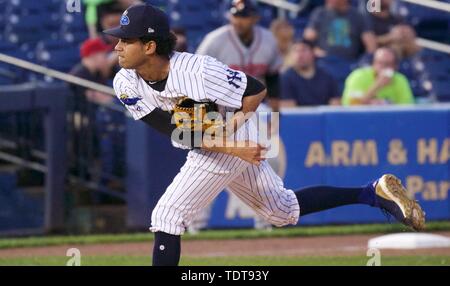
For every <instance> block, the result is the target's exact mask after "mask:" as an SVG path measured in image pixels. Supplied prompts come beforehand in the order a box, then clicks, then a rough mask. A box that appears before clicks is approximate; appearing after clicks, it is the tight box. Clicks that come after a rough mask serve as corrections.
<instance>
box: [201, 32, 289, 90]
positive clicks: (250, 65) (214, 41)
mask: <svg viewBox="0 0 450 286" xmlns="http://www.w3.org/2000/svg"><path fill="white" fill-rule="evenodd" d="M197 54H200V55H208V56H211V57H214V58H216V59H218V60H219V61H221V62H223V63H224V64H226V65H228V66H230V67H231V68H233V69H236V70H240V71H243V72H245V73H247V74H249V75H251V76H254V77H256V78H258V79H259V80H262V81H264V76H265V75H266V74H270V73H275V72H277V71H278V70H279V69H280V67H281V65H282V63H283V59H282V57H281V55H280V53H279V51H278V46H277V43H276V40H275V38H274V37H273V35H272V33H271V32H270V31H269V30H267V29H265V28H263V27H259V26H255V27H254V39H253V42H252V44H251V45H250V46H249V47H246V46H244V44H242V42H241V40H240V39H239V37H238V35H237V34H236V32H235V31H234V29H233V27H232V26H231V25H226V26H223V27H220V28H218V29H216V30H214V31H212V32H210V33H209V34H207V35H206V36H205V38H204V39H203V42H202V43H201V44H200V46H199V47H198V49H197Z"/></svg>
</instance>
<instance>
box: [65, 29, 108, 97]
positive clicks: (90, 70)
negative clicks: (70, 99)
mask: <svg viewBox="0 0 450 286" xmlns="http://www.w3.org/2000/svg"><path fill="white" fill-rule="evenodd" d="M110 50H111V48H110V46H108V45H107V44H105V43H104V42H103V41H102V40H101V39H99V38H96V39H88V40H86V41H84V42H83V43H82V44H81V48H80V56H81V62H80V63H79V64H77V65H76V66H74V67H73V68H72V70H71V71H70V74H72V75H74V76H78V77H81V78H84V79H87V80H90V81H93V82H96V83H101V84H106V80H107V75H108V73H109V72H108V71H107V70H106V68H107V67H108V52H109V51H110ZM74 91H75V94H77V95H85V96H86V97H87V98H88V99H89V100H91V101H94V102H99V103H101V102H109V101H111V100H112V97H111V96H110V95H106V94H103V93H100V92H97V91H94V90H86V88H84V87H81V86H76V87H74Z"/></svg>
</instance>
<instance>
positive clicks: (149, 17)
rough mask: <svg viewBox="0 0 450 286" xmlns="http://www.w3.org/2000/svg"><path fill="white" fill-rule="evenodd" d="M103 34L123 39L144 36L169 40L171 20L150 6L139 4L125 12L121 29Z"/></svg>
mask: <svg viewBox="0 0 450 286" xmlns="http://www.w3.org/2000/svg"><path fill="white" fill-rule="evenodd" d="M103 33H105V34H107V35H111V36H113V37H117V38H121V39H132V38H141V37H144V36H154V37H161V38H167V37H168V36H169V34H170V25H169V18H168V17H167V15H166V14H165V13H164V12H163V11H161V10H160V9H158V8H156V7H153V6H152V5H150V4H137V5H133V6H130V7H128V9H127V10H125V12H123V14H122V17H120V26H119V27H115V28H112V29H108V30H104V31H103Z"/></svg>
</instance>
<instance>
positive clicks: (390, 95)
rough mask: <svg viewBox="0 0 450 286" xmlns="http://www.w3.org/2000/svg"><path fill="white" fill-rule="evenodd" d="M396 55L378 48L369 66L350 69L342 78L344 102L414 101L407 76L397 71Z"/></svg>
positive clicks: (356, 103) (389, 50) (348, 103)
mask: <svg viewBox="0 0 450 286" xmlns="http://www.w3.org/2000/svg"><path fill="white" fill-rule="evenodd" d="M397 67H398V57H397V55H396V53H395V51H394V50H392V49H390V48H387V47H383V48H379V49H377V51H376V52H375V55H374V59H373V63H372V66H371V67H364V68H360V69H357V70H355V71H353V72H352V73H351V74H350V75H349V76H348V78H347V79H346V81H345V89H344V94H343V97H342V104H343V105H358V104H374V105H377V104H389V103H390V104H410V103H414V97H413V94H412V92H411V88H410V86H409V83H408V80H407V79H406V77H405V76H404V75H402V74H401V73H399V72H396V70H397Z"/></svg>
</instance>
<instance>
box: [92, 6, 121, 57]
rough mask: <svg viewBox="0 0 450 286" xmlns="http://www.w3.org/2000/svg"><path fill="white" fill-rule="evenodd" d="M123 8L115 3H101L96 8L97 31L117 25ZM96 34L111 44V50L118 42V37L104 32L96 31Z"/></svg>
mask: <svg viewBox="0 0 450 286" xmlns="http://www.w3.org/2000/svg"><path fill="white" fill-rule="evenodd" d="M123 11H124V9H122V7H121V6H119V5H118V4H117V3H112V4H111V3H110V4H108V5H101V6H99V8H98V16H99V21H98V25H97V26H98V27H97V31H98V32H99V31H104V30H107V29H110V28H114V27H117V25H118V23H119V22H120V18H121V17H122V14H123ZM98 36H99V37H100V38H102V40H103V41H104V42H105V43H106V44H108V45H110V46H111V50H113V48H114V46H115V45H116V44H117V43H118V41H119V40H118V39H117V38H115V37H112V36H110V35H107V34H104V33H98Z"/></svg>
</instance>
